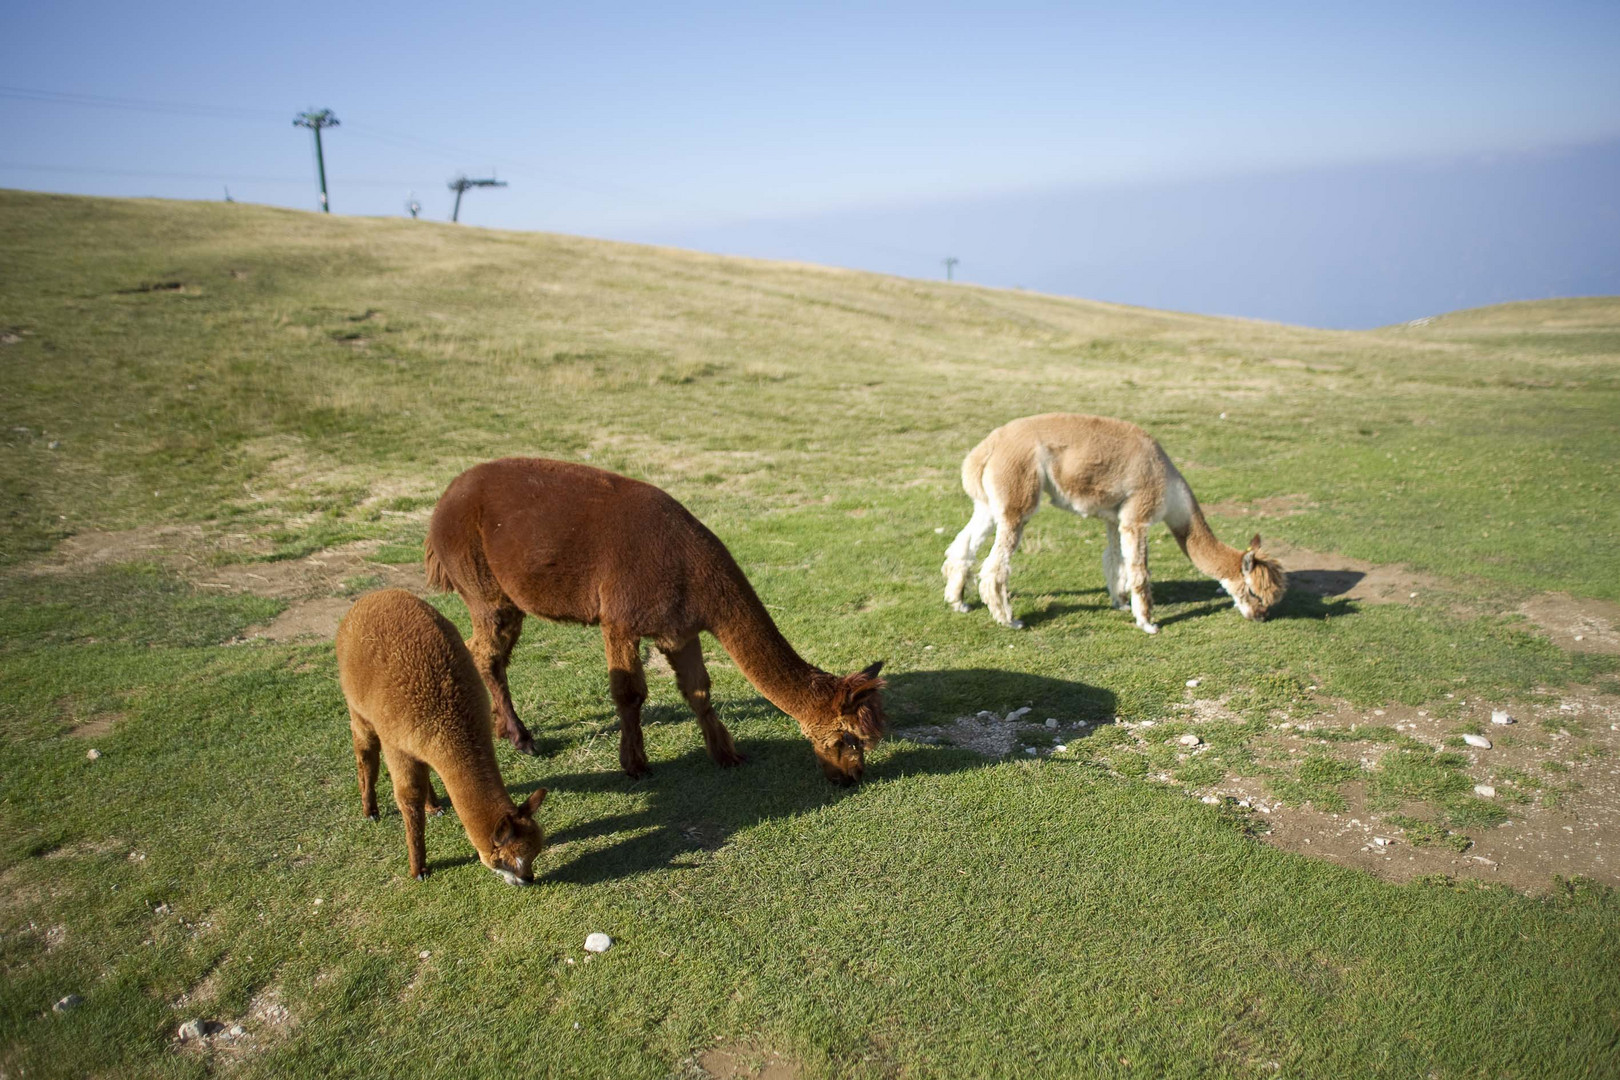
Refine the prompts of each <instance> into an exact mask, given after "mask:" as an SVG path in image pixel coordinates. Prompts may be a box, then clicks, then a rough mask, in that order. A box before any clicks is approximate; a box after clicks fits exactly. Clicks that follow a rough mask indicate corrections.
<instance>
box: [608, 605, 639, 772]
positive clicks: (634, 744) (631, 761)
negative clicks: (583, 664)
mask: <svg viewBox="0 0 1620 1080" xmlns="http://www.w3.org/2000/svg"><path fill="white" fill-rule="evenodd" d="M602 644H603V645H604V646H605V647H606V649H607V662H608V688H609V690H610V691H611V692H612V694H613V707H614V708H615V709H617V710H618V713H619V765H620V766H621V767H622V768H623V769H624V771H625V772H626V773H627V774H629V775H630V776H646V775H647V751H646V748H645V747H643V746H642V742H641V706H642V705H643V704H644V703H645V702H646V700H647V678H646V676H645V675H644V674H642V671H641V641H640V640H639V639H638V638H636V637H635V636H634V635H631V634H627V633H625V632H624V631H622V630H619V629H617V628H615V627H611V626H609V625H607V624H606V623H603V624H602Z"/></svg>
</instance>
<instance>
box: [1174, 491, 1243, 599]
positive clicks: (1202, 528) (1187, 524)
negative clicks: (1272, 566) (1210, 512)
mask: <svg viewBox="0 0 1620 1080" xmlns="http://www.w3.org/2000/svg"><path fill="white" fill-rule="evenodd" d="M1183 483H1185V481H1183ZM1187 503H1188V506H1189V511H1188V514H1187V518H1186V520H1185V521H1179V522H1178V521H1171V520H1170V519H1169V517H1166V519H1165V524H1166V525H1169V526H1170V532H1171V534H1172V535H1174V536H1175V538H1176V542H1177V543H1178V544H1180V545H1181V550H1182V551H1184V552H1186V554H1187V558H1189V559H1191V560H1192V564H1193V565H1194V566H1196V567H1198V569H1200V570H1202V571H1203V572H1204V573H1206V574H1208V575H1209V576H1210V577H1212V578H1214V579H1215V580H1217V581H1220V582H1227V581H1241V580H1242V578H1243V552H1242V551H1239V550H1238V549H1237V548H1234V547H1228V546H1227V545H1225V544H1223V543H1221V542H1220V540H1218V539H1217V538H1216V536H1215V534H1214V533H1213V532H1211V531H1210V529H1209V522H1207V521H1205V520H1204V510H1203V508H1202V507H1200V506H1199V505H1198V500H1197V498H1195V497H1194V496H1193V493H1192V489H1191V488H1188V489H1187Z"/></svg>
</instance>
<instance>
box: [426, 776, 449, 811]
mask: <svg viewBox="0 0 1620 1080" xmlns="http://www.w3.org/2000/svg"><path fill="white" fill-rule="evenodd" d="M422 812H423V813H424V814H426V815H427V816H428V817H438V816H439V815H440V814H442V813H444V804H443V803H441V802H440V801H439V796H438V794H437V793H436V792H434V790H433V778H432V777H431V776H423V778H422Z"/></svg>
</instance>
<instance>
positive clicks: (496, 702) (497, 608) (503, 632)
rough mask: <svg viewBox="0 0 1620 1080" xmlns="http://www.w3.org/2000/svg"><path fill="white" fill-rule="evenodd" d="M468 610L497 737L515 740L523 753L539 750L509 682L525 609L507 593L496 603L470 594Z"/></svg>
mask: <svg viewBox="0 0 1620 1080" xmlns="http://www.w3.org/2000/svg"><path fill="white" fill-rule="evenodd" d="M467 611H468V612H469V613H470V614H471V615H472V624H473V636H472V640H471V641H469V642H468V643H467V646H468V648H469V649H470V650H471V651H472V654H473V660H474V662H475V663H476V664H477V665H478V673H479V674H480V675H482V676H483V677H484V685H485V686H487V687H488V688H489V701H490V716H491V720H492V722H493V726H494V729H495V737H496V738H497V739H506V740H508V741H510V742H511V744H512V748H513V749H515V750H516V751H517V752H518V753H520V754H533V753H537V751H536V750H535V747H534V736H533V735H530V734H529V729H528V728H526V727H524V726H523V721H521V720H519V719H518V714H517V709H516V708H514V707H513V705H512V690H511V687H509V686H508V685H507V682H506V665H507V662H508V661H509V660H511V658H512V649H513V648H514V647H515V646H516V645H517V641H518V635H519V634H521V633H522V632H523V611H522V609H520V608H519V607H518V606H517V605H516V604H513V603H512V602H511V601H510V600H507V599H506V598H505V597H502V598H501V601H500V602H499V603H496V604H490V603H487V602H485V601H483V600H481V599H479V598H476V597H472V598H467Z"/></svg>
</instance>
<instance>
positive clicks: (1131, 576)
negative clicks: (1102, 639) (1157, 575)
mask: <svg viewBox="0 0 1620 1080" xmlns="http://www.w3.org/2000/svg"><path fill="white" fill-rule="evenodd" d="M1119 539H1120V545H1121V546H1122V547H1123V548H1124V549H1125V574H1126V577H1127V579H1128V580H1129V582H1130V590H1131V614H1132V615H1134V616H1136V625H1137V626H1139V627H1141V628H1142V629H1143V630H1145V631H1147V632H1148V633H1150V634H1157V633H1158V632H1159V627H1158V625H1157V624H1155V623H1154V621H1153V585H1152V583H1151V582H1150V581H1149V579H1148V564H1147V555H1148V534H1147V527H1146V526H1143V525H1121V526H1120V527H1119Z"/></svg>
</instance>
